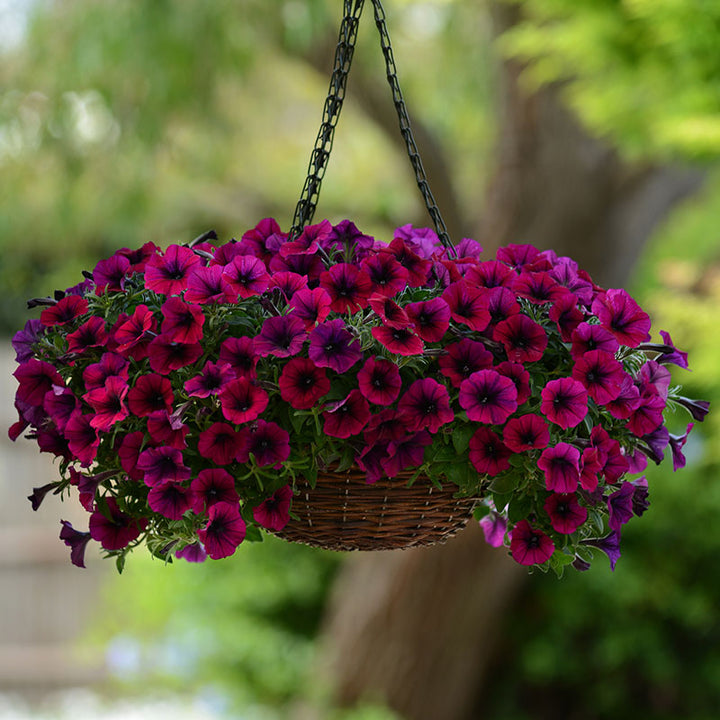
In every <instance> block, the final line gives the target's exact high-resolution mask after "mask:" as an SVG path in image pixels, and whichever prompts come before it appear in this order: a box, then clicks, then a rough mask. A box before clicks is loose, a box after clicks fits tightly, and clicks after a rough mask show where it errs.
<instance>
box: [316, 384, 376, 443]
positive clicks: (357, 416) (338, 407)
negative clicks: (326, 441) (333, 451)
mask: <svg viewBox="0 0 720 720" xmlns="http://www.w3.org/2000/svg"><path fill="white" fill-rule="evenodd" d="M322 417H323V420H324V425H323V432H325V434H326V435H330V436H331V437H338V438H349V437H350V436H351V435H357V434H358V433H359V432H360V431H361V430H362V429H363V428H364V427H365V425H367V422H368V420H369V419H370V406H369V405H368V401H367V400H366V399H365V398H364V397H363V395H362V393H361V392H360V391H359V390H352V391H351V392H350V394H349V395H348V396H347V397H346V398H345V399H344V400H341V401H340V402H337V403H334V404H333V405H331V406H330V409H329V410H327V411H325V412H324V413H323V414H322Z"/></svg>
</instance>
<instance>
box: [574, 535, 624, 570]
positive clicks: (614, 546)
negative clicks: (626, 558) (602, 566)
mask: <svg viewBox="0 0 720 720" xmlns="http://www.w3.org/2000/svg"><path fill="white" fill-rule="evenodd" d="M582 543H583V545H590V546H592V547H596V548H598V549H599V550H602V551H603V552H604V553H605V554H606V555H607V556H608V560H610V569H611V570H612V571H613V572H614V571H615V565H616V564H617V561H618V560H619V559H620V533H619V532H616V531H615V530H613V531H612V532H611V533H610V534H609V535H606V536H605V537H604V538H599V539H596V538H590V539H588V540H583V541H582Z"/></svg>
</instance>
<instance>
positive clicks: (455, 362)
mask: <svg viewBox="0 0 720 720" xmlns="http://www.w3.org/2000/svg"><path fill="white" fill-rule="evenodd" d="M214 240H216V238H215V237H214V235H213V234H208V235H207V236H204V237H203V238H200V239H198V241H194V242H193V243H190V244H189V245H186V246H183V245H171V246H170V247H168V248H167V249H165V250H164V251H163V250H161V249H160V248H158V247H157V246H155V245H154V244H152V243H146V244H145V245H143V247H142V248H140V249H139V250H128V249H122V250H119V251H118V252H116V253H115V254H114V255H113V256H112V257H110V258H108V259H106V260H103V261H101V262H99V263H98V264H97V266H96V267H95V269H94V270H93V272H91V273H90V272H88V273H86V278H85V280H84V282H82V283H81V284H79V285H76V286H75V287H72V288H70V289H68V290H66V291H65V292H57V293H55V295H54V297H50V298H42V299H38V300H35V301H31V303H30V304H31V306H35V307H41V308H42V310H41V312H40V316H39V318H35V319H31V320H29V321H28V322H27V324H26V325H25V328H24V329H23V330H22V331H20V332H19V333H17V335H16V336H15V338H14V340H13V344H14V347H15V349H16V351H17V361H18V363H19V367H18V368H17V370H16V371H15V377H16V378H17V380H18V383H19V386H18V389H17V396H16V400H15V406H16V408H17V410H18V413H19V419H18V422H17V423H15V424H14V425H13V426H12V428H11V429H10V437H11V438H12V439H16V438H17V437H19V436H20V435H22V434H23V433H24V432H26V431H28V434H27V436H28V437H31V438H33V439H35V440H36V441H37V443H38V445H39V448H40V450H41V451H42V452H48V453H51V454H53V455H55V456H56V457H57V458H59V475H60V478H59V479H58V480H56V481H54V482H51V483H49V484H47V485H45V486H43V487H39V488H36V489H35V491H34V492H33V494H32V496H31V497H30V499H31V501H32V504H33V507H34V508H35V509H37V508H38V507H39V505H40V503H41V502H42V500H43V498H44V496H45V495H46V494H48V493H50V492H52V493H54V494H61V495H66V494H73V495H76V496H77V498H78V500H79V502H80V504H81V505H82V507H83V508H85V510H87V512H88V514H89V522H88V530H87V531H85V530H80V529H76V528H74V527H73V526H72V525H71V524H70V523H69V522H67V521H64V520H63V521H62V529H61V533H60V538H61V539H62V540H63V541H64V542H65V544H67V545H68V546H69V547H70V549H71V560H72V562H73V563H74V564H75V565H80V566H83V565H84V553H85V549H86V546H87V544H88V542H89V541H90V540H91V539H92V540H94V541H97V542H99V543H100V545H101V546H102V548H103V550H104V552H105V554H106V555H107V556H110V557H114V558H116V560H117V563H118V567H119V568H120V569H121V568H122V566H123V563H124V561H125V558H126V556H127V554H128V553H129V552H130V551H132V550H133V549H135V548H137V547H138V546H140V545H146V546H147V548H148V549H149V550H150V552H151V553H153V554H154V555H156V556H158V557H161V558H164V559H169V558H171V557H173V556H174V557H177V558H183V559H185V560H187V561H191V562H197V561H201V560H204V559H205V558H206V557H207V556H209V557H210V558H214V559H217V558H224V557H227V556H230V555H232V554H233V553H234V552H235V550H236V548H237V547H238V545H240V543H242V542H243V541H244V540H257V539H260V538H261V530H262V529H264V530H267V531H270V532H278V531H281V530H282V529H283V527H285V525H286V523H288V521H289V519H290V518H291V515H292V512H293V509H292V500H293V491H294V489H295V487H296V486H297V484H298V482H299V481H300V480H303V481H308V482H309V483H310V485H314V484H315V483H316V481H317V479H318V478H319V477H321V476H322V475H323V473H326V472H328V471H332V472H343V471H345V470H349V469H351V468H352V469H357V468H359V469H360V470H361V471H362V472H363V473H364V474H365V478H366V482H367V483H368V484H372V483H376V482H377V481H378V480H379V479H381V478H390V479H393V478H395V479H396V480H397V483H399V484H405V483H407V482H410V483H413V482H431V483H434V484H436V485H447V484H451V485H454V486H456V488H457V493H458V494H459V495H463V496H466V497H471V498H475V499H476V500H477V504H476V509H475V515H476V519H477V520H479V522H480V524H481V525H482V527H483V529H484V531H485V535H486V538H487V540H488V542H490V543H491V544H492V545H495V546H503V545H504V546H505V547H507V548H509V552H510V554H511V555H512V557H513V558H514V559H515V560H516V561H517V562H518V563H521V564H523V565H527V566H538V567H540V568H541V569H542V570H547V569H550V568H551V569H553V570H555V571H556V572H558V573H561V572H562V571H563V568H564V567H565V566H567V565H571V564H572V565H573V566H574V567H576V568H577V569H580V570H582V569H586V568H587V567H588V566H589V563H590V561H591V560H592V558H593V550H594V549H598V548H599V549H600V550H603V551H604V552H605V553H606V554H607V555H608V556H609V558H610V562H611V565H612V567H613V568H614V567H615V563H616V561H617V559H618V557H619V555H620V550H619V543H620V537H621V533H622V529H623V526H624V525H625V524H626V523H627V522H628V521H629V520H630V519H631V518H632V517H633V516H639V515H642V514H643V513H644V512H645V510H646V509H647V507H648V484H647V481H646V479H645V477H644V476H642V475H641V473H642V472H643V470H644V468H645V467H646V465H647V460H648V458H649V459H651V460H653V461H654V462H660V461H661V460H662V459H663V457H664V455H665V454H666V453H667V452H668V451H669V452H670V454H671V455H672V461H673V464H674V467H675V469H677V468H680V467H682V466H683V465H684V462H685V460H684V457H683V452H682V448H683V445H684V444H685V442H686V440H687V436H688V433H689V432H690V430H691V428H692V427H693V423H692V422H690V423H688V424H687V429H686V430H685V432H684V433H683V434H681V435H672V434H670V432H669V431H668V428H667V427H666V425H665V421H664V412H665V411H666V410H668V409H669V410H675V409H676V408H679V409H685V410H687V411H688V412H689V413H690V415H691V417H692V419H693V420H695V421H701V420H702V419H703V418H704V416H705V414H706V413H707V411H708V403H705V402H702V401H692V400H689V399H687V398H685V397H683V396H682V395H681V393H680V390H679V388H676V387H672V386H671V379H670V372H669V370H668V368H667V366H668V365H671V364H672V365H677V366H680V367H682V368H687V357H686V355H685V354H684V353H683V352H681V351H680V350H678V349H677V348H675V346H674V345H673V343H672V340H671V338H670V335H669V334H668V333H666V332H662V333H661V338H662V341H661V342H654V343H653V342H650V337H651V336H650V319H649V317H648V315H647V314H646V313H645V312H643V310H642V309H641V308H640V307H639V306H638V305H637V303H636V302H635V301H634V300H633V299H632V298H631V297H630V296H629V295H628V294H627V293H626V292H625V291H624V290H620V289H609V290H606V289H603V288H601V287H598V286H597V285H596V284H595V283H593V281H592V280H591V279H590V277H589V276H588V275H587V273H585V272H584V271H582V270H581V269H579V268H578V267H577V264H576V263H575V262H574V261H573V260H571V259H570V258H567V257H558V256H557V255H556V254H555V253H553V252H551V251H544V252H541V251H539V250H537V249H536V248H534V247H532V246H529V245H511V246H508V247H506V248H503V249H501V250H499V251H498V253H497V257H496V259H494V260H481V259H480V254H481V247H480V246H479V245H478V243H477V242H475V241H473V240H469V239H466V240H463V241H462V242H461V243H460V244H459V245H458V246H457V247H455V248H453V247H452V246H449V247H446V246H445V245H443V244H441V243H440V242H439V241H438V238H437V236H436V235H435V233H434V232H433V231H431V230H428V229H415V228H412V227H411V226H409V225H407V226H404V227H401V228H399V229H398V230H397V231H396V232H395V234H394V237H393V238H392V240H391V241H390V242H389V243H385V242H380V241H378V240H376V239H374V238H372V237H369V236H367V235H364V234H363V233H361V232H360V231H359V230H358V229H357V228H356V227H355V225H354V224H353V223H352V222H350V221H347V220H346V221H343V222H341V223H339V224H337V225H332V224H331V223H330V222H328V221H323V222H321V223H319V224H316V225H312V226H308V227H306V228H305V229H304V230H303V231H302V232H301V233H300V234H299V236H298V237H296V238H292V237H289V236H288V234H286V233H284V232H282V231H281V229H280V227H279V226H278V224H277V223H276V222H275V221H274V220H271V219H266V220H263V221H261V222H260V223H259V224H258V225H257V226H256V227H255V228H253V229H252V230H250V231H248V232H246V233H245V234H244V235H243V236H242V238H241V239H240V240H239V241H236V240H231V241H230V242H227V243H224V244H219V245H217V244H213V243H212V241H214Z"/></svg>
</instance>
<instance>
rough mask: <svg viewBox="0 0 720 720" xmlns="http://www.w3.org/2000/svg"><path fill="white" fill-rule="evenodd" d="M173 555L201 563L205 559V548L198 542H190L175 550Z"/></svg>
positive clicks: (187, 560)
mask: <svg viewBox="0 0 720 720" xmlns="http://www.w3.org/2000/svg"><path fill="white" fill-rule="evenodd" d="M175 557H176V558H179V559H182V560H185V561H186V562H191V563H201V562H205V560H207V553H206V552H205V548H204V547H203V546H202V544H201V543H199V542H194V543H190V544H189V545H186V546H185V547H184V548H181V549H180V550H177V551H176V552H175Z"/></svg>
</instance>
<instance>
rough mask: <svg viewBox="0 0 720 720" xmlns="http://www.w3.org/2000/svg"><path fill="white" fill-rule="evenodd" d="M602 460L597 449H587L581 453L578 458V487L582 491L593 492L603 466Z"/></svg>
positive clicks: (603, 461)
mask: <svg viewBox="0 0 720 720" xmlns="http://www.w3.org/2000/svg"><path fill="white" fill-rule="evenodd" d="M606 459H607V456H605V459H604V460H601V452H600V450H599V449H598V448H594V447H589V448H585V449H584V450H583V451H582V455H581V456H580V485H581V487H582V488H583V490H587V491H588V492H595V489H596V488H597V486H598V481H599V478H598V475H599V474H600V472H601V471H602V469H603V466H604V464H605V460H606Z"/></svg>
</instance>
